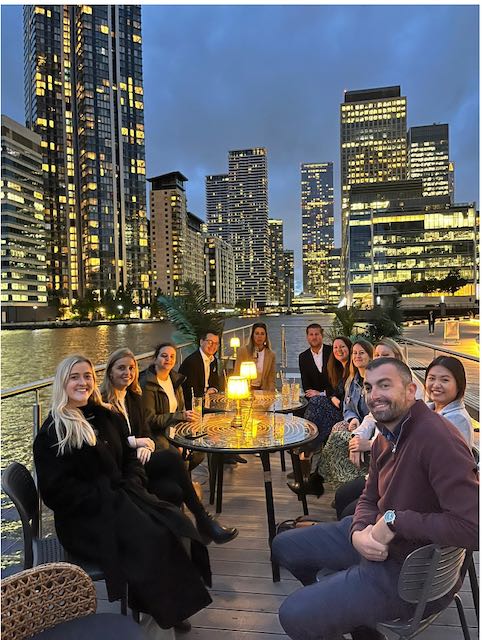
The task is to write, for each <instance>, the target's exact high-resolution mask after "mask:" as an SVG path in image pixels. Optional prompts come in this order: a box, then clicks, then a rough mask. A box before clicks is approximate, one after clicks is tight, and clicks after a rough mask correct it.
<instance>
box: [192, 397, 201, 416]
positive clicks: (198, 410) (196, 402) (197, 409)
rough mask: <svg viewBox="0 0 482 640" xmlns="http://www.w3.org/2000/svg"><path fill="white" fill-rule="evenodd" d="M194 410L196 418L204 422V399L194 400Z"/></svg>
mask: <svg viewBox="0 0 482 640" xmlns="http://www.w3.org/2000/svg"><path fill="white" fill-rule="evenodd" d="M192 410H193V411H194V413H195V414H196V418H197V419H199V420H202V417H203V397H202V396H201V397H200V398H193V400H192Z"/></svg>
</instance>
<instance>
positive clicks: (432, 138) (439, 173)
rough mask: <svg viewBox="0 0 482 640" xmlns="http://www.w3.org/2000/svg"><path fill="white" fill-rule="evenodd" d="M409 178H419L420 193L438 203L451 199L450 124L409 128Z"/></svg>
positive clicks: (452, 192) (447, 201)
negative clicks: (420, 179)
mask: <svg viewBox="0 0 482 640" xmlns="http://www.w3.org/2000/svg"><path fill="white" fill-rule="evenodd" d="M407 140H408V167H407V169H408V176H407V177H408V178H422V183H423V190H422V194H423V196H424V197H426V198H432V200H433V199H434V198H436V199H437V201H438V202H439V203H443V202H446V203H450V202H453V195H454V180H453V175H454V172H453V165H452V163H451V162H450V159H449V125H448V124H431V125H426V126H421V127H410V129H409V130H408V135H407Z"/></svg>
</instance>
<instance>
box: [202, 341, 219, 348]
mask: <svg viewBox="0 0 482 640" xmlns="http://www.w3.org/2000/svg"><path fill="white" fill-rule="evenodd" d="M204 342H205V343H206V344H208V345H209V346H210V347H212V346H213V345H214V346H215V347H219V342H218V341H217V340H204Z"/></svg>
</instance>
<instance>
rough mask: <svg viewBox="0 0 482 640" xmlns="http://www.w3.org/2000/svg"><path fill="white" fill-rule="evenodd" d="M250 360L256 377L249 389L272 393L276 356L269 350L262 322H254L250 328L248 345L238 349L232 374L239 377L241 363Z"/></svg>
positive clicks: (266, 333)
mask: <svg viewBox="0 0 482 640" xmlns="http://www.w3.org/2000/svg"><path fill="white" fill-rule="evenodd" d="M248 360H251V361H252V362H255V364H256V371H257V377H256V378H255V379H254V380H251V388H252V389H254V390H261V391H274V390H275V379H276V356H275V353H274V351H272V350H271V344H270V341H269V337H268V328H267V326H266V325H265V323H264V322H255V323H254V324H253V326H252V328H251V335H250V336H249V342H248V344H246V345H244V346H243V347H240V348H239V349H238V354H237V357H236V362H235V364H234V373H235V375H239V371H240V368H241V362H246V361H248Z"/></svg>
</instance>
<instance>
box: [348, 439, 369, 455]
mask: <svg viewBox="0 0 482 640" xmlns="http://www.w3.org/2000/svg"><path fill="white" fill-rule="evenodd" d="M348 448H349V449H350V453H354V452H356V451H370V449H371V448H372V441H371V440H367V439H366V438H360V436H357V435H354V436H353V437H352V439H351V440H350V442H349V443H348Z"/></svg>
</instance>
